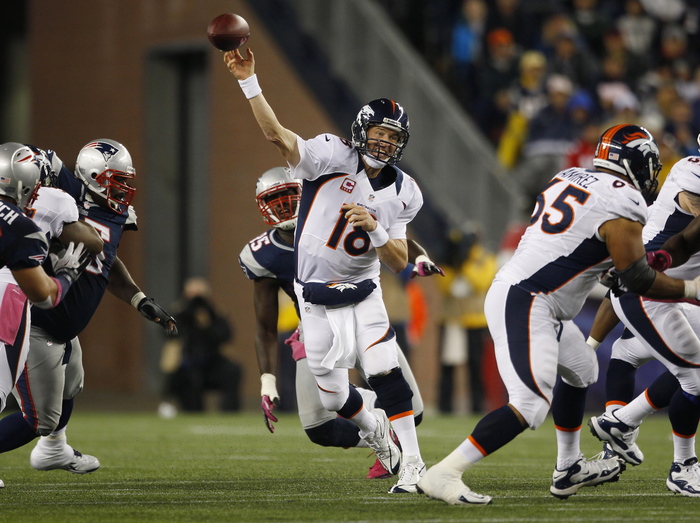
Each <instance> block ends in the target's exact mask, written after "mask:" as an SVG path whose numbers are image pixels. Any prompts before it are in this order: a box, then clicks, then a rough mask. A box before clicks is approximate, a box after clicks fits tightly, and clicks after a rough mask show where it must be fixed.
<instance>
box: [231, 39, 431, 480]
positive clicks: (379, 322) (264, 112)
mask: <svg viewBox="0 0 700 523" xmlns="http://www.w3.org/2000/svg"><path fill="white" fill-rule="evenodd" d="M224 60H225V62H226V65H227V67H228V68H229V70H230V71H231V73H232V74H233V75H234V76H235V77H236V78H237V79H238V81H239V84H240V86H241V87H242V89H243V92H244V94H245V95H246V98H248V101H249V102H250V105H251V108H252V110H253V114H254V115H255V117H256V119H257V122H258V124H259V125H260V128H261V129H262V131H263V133H264V135H265V137H266V138H267V139H268V140H270V141H272V142H273V143H274V144H275V145H276V146H277V148H278V149H279V151H280V153H281V154H282V156H283V157H284V158H285V160H286V161H287V163H288V165H289V167H290V169H291V171H292V176H293V177H295V178H299V179H302V180H304V182H303V183H304V185H303V191H302V203H301V209H300V211H299V224H298V226H297V230H296V236H295V255H296V273H295V277H296V281H295V285H294V286H295V292H296V294H297V298H298V300H299V308H300V313H301V322H302V326H303V330H304V337H305V347H306V355H307V360H308V363H309V368H310V369H311V372H312V373H313V375H314V377H315V378H316V383H317V386H318V389H319V391H320V395H321V401H322V402H323V405H324V407H325V408H326V409H327V410H330V411H334V412H337V413H338V414H339V415H341V416H343V417H344V418H346V419H350V420H352V421H353V423H355V424H357V426H358V427H360V431H361V432H360V434H361V436H362V437H363V439H365V441H366V442H367V444H368V445H369V446H370V447H371V448H372V449H373V450H374V451H375V453H376V455H377V458H378V459H379V460H380V462H381V463H382V465H383V466H384V468H386V470H387V471H389V472H391V473H392V474H396V473H399V480H398V482H397V483H396V485H394V486H393V487H392V488H391V489H390V491H389V492H390V493H407V492H416V482H417V480H418V478H419V477H420V475H421V474H423V473H424V471H425V465H424V463H423V460H422V458H421V455H420V448H419V446H418V438H417V436H416V429H415V421H414V418H413V407H412V403H411V396H412V393H411V389H410V387H409V385H408V383H407V382H406V379H405V378H404V376H403V374H402V372H401V368H400V367H399V364H398V356H397V350H398V349H397V345H396V336H395V334H394V332H393V330H392V329H391V325H390V324H389V318H388V316H387V313H386V309H385V307H384V303H383V301H382V296H381V287H380V286H379V267H380V265H379V263H380V261H381V262H382V263H384V264H385V265H386V266H387V267H388V268H389V269H391V270H392V271H394V272H400V271H402V270H403V269H404V268H405V267H406V266H407V264H408V255H407V243H406V224H407V223H408V222H410V221H411V220H412V219H413V218H414V216H415V215H416V213H417V212H418V210H419V209H420V208H421V206H422V203H423V199H422V196H421V193H420V190H419V189H418V185H417V184H416V183H415V181H414V180H413V179H411V178H410V177H409V176H407V175H406V174H405V173H403V172H402V171H401V170H400V169H398V168H396V167H395V165H394V164H396V162H398V161H399V160H400V158H401V155H402V153H403V150H404V148H405V147H406V144H407V143H408V138H409V130H408V128H409V123H408V115H407V114H406V112H405V111H404V109H403V107H401V105H400V104H398V103H396V102H394V101H393V100H388V99H380V100H374V101H373V102H370V103H369V104H367V105H365V106H364V107H363V108H362V109H361V110H360V113H359V114H358V115H357V118H356V120H355V122H353V125H352V143H351V142H349V141H347V140H344V139H343V138H340V137H338V136H334V135H331V134H323V135H319V136H317V137H316V138H313V139H311V140H303V139H302V138H301V137H299V136H297V135H296V134H295V133H294V132H292V131H290V130H289V129H286V128H285V127H283V126H282V125H281V124H280V123H279V121H278V120H277V117H276V116H275V113H274V112H273V110H272V108H271V107H270V105H269V104H268V103H267V101H266V100H265V97H264V96H263V95H262V94H261V93H262V91H261V89H260V86H259V85H258V83H257V77H256V75H255V74H254V70H255V61H254V57H253V53H252V52H251V51H250V49H248V52H247V57H246V58H245V59H244V58H243V57H242V56H241V54H240V52H239V51H238V50H235V51H233V52H229V53H226V54H225V55H224ZM357 359H359V361H360V362H361V364H362V368H363V369H364V370H365V373H366V374H367V375H368V376H369V384H370V386H371V387H372V389H373V390H374V391H375V392H376V393H377V397H378V398H379V402H380V403H381V405H382V407H383V410H382V409H375V410H374V411H373V412H370V411H369V410H368V409H367V408H366V406H365V405H364V404H363V401H362V397H361V395H360V393H359V392H358V391H357V390H355V389H354V388H352V387H350V385H349V383H348V369H349V368H351V367H354V366H355V361H356V360H357ZM390 419H391V426H392V427H393V429H394V431H395V432H396V434H397V436H398V438H399V441H400V443H401V445H402V448H403V464H402V460H401V453H400V451H399V449H398V447H397V446H396V445H395V444H394V443H393V441H391V438H390V434H389V429H390V425H389V420H390Z"/></svg>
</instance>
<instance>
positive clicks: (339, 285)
mask: <svg viewBox="0 0 700 523" xmlns="http://www.w3.org/2000/svg"><path fill="white" fill-rule="evenodd" d="M326 287H328V288H329V289H335V290H336V291H340V292H343V291H345V290H347V289H350V290H353V291H354V290H356V289H357V285H353V284H352V283H331V284H329V285H326Z"/></svg>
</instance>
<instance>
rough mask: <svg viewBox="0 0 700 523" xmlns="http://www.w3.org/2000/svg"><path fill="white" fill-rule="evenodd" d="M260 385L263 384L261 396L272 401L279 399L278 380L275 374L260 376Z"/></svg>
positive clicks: (267, 373)
mask: <svg viewBox="0 0 700 523" xmlns="http://www.w3.org/2000/svg"><path fill="white" fill-rule="evenodd" d="M260 383H261V384H262V387H261V388H260V396H269V398H270V399H274V398H279V394H277V378H276V377H275V375H274V374H270V373H269V372H266V373H265V374H263V375H262V376H260Z"/></svg>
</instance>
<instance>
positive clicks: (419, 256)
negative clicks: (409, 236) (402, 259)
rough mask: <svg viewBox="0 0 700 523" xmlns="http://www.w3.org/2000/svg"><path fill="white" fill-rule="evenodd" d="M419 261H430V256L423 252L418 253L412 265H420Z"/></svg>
mask: <svg viewBox="0 0 700 523" xmlns="http://www.w3.org/2000/svg"><path fill="white" fill-rule="evenodd" d="M421 263H431V261H430V258H428V257H427V256H425V255H424V254H419V255H418V256H416V262H415V263H414V264H413V265H420V264H421Z"/></svg>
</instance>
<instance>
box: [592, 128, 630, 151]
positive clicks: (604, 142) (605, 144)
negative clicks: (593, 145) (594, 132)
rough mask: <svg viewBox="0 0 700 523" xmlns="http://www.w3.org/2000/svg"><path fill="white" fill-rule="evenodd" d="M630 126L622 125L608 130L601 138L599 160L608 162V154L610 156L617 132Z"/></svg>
mask: <svg viewBox="0 0 700 523" xmlns="http://www.w3.org/2000/svg"><path fill="white" fill-rule="evenodd" d="M627 125H628V124H620V125H616V126H614V127H611V128H610V129H608V130H607V131H606V132H605V134H604V135H603V136H601V137H600V149H599V150H598V158H600V159H601V160H607V159H608V154H610V141H611V140H612V137H613V136H614V135H615V133H616V132H617V131H619V130H620V129H622V128H623V127H627Z"/></svg>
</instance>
